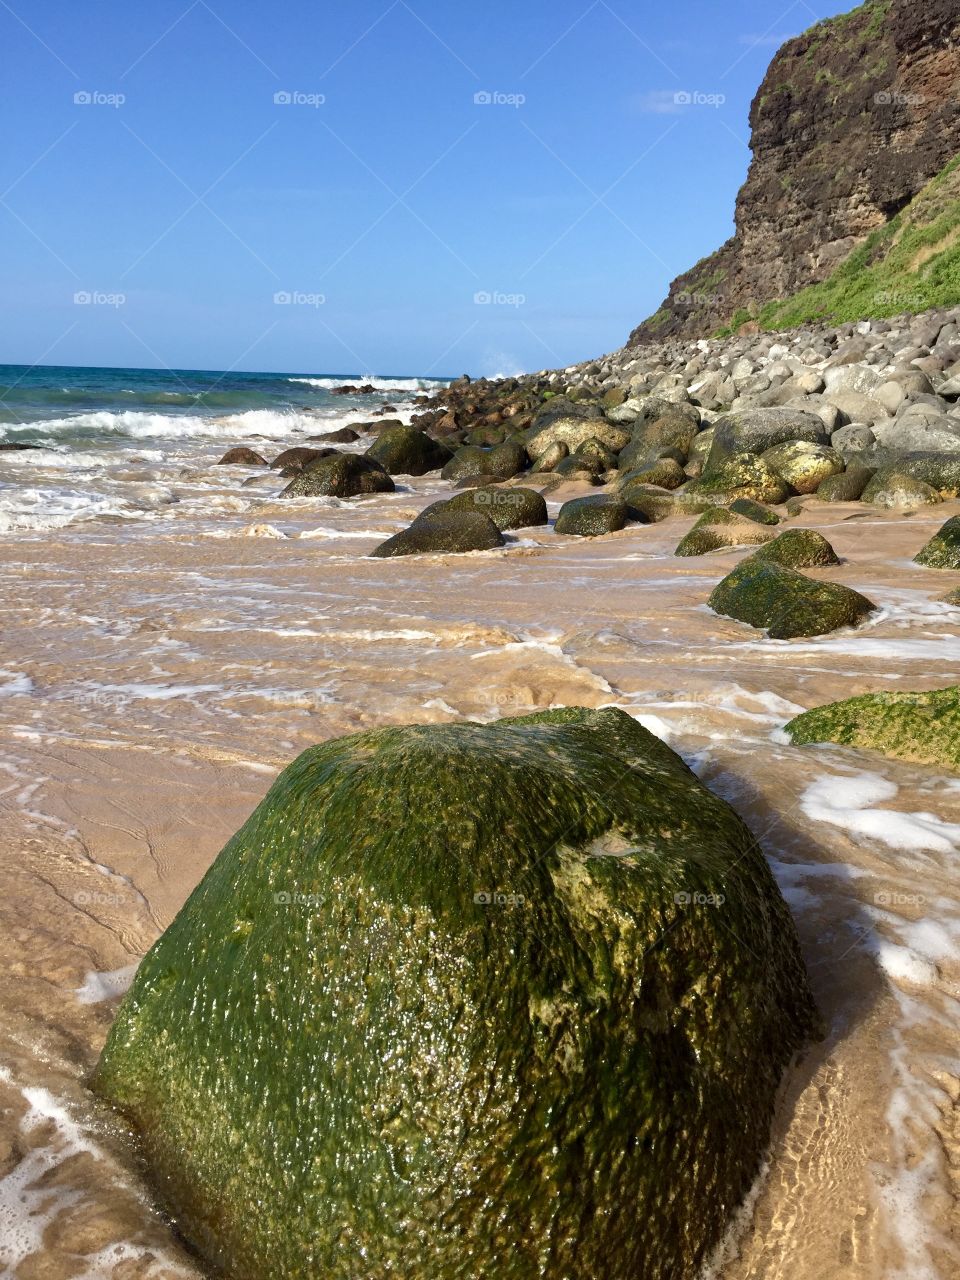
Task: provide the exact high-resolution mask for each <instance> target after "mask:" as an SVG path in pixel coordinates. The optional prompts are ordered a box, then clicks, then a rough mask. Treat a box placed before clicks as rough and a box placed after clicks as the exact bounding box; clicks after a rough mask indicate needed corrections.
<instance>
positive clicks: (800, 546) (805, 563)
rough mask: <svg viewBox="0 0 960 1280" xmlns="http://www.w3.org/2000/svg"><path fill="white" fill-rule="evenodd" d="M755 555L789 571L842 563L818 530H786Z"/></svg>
mask: <svg viewBox="0 0 960 1280" xmlns="http://www.w3.org/2000/svg"><path fill="white" fill-rule="evenodd" d="M754 554H755V555H756V556H758V557H759V558H760V559H761V560H769V561H771V562H772V563H773V564H781V565H784V566H785V567H786V568H787V569H813V568H815V567H816V566H818V565H826V564H839V563H840V557H839V556H838V555H837V553H836V552H835V551H834V549H833V547H832V546H831V545H830V543H829V542H828V541H827V540H826V538H825V537H824V536H823V534H822V533H817V531H816V529H785V530H784V531H783V533H780V534H778V535H777V536H776V537H775V538H774V539H773V541H772V542H768V543H767V544H766V546H764V547H761V548H760V550H759V551H757V552H755V553H754Z"/></svg>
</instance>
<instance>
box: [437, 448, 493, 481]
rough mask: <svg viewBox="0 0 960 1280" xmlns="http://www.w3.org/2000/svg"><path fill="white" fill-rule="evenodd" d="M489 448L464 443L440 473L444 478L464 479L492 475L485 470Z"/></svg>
mask: <svg viewBox="0 0 960 1280" xmlns="http://www.w3.org/2000/svg"><path fill="white" fill-rule="evenodd" d="M490 453H491V450H489V449H481V448H480V446H479V445H475V444H465V445H462V446H461V447H460V448H459V449H457V451H456V452H455V453H454V455H453V457H452V458H451V459H450V461H449V462H447V463H445V464H444V466H443V469H442V470H441V472H440V474H441V476H442V477H443V479H444V480H454V481H456V480H466V479H468V478H469V477H470V476H492V473H491V472H490V471H488V470H487V463H488V461H489V458H490Z"/></svg>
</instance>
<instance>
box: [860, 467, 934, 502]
mask: <svg viewBox="0 0 960 1280" xmlns="http://www.w3.org/2000/svg"><path fill="white" fill-rule="evenodd" d="M861 499H862V501H864V502H871V503H873V505H874V506H876V507H887V508H890V509H897V508H902V509H904V510H908V511H915V510H916V509H917V508H918V507H924V506H930V505H931V504H932V503H935V502H940V500H941V499H940V494H939V493H938V492H937V490H936V489H934V488H933V486H932V485H929V484H927V483H926V481H924V480H917V479H916V478H915V477H913V476H911V475H908V474H907V473H906V472H905V471H898V470H896V469H895V468H889V467H888V468H883V469H882V470H880V471H878V472H876V474H875V475H873V476H872V477H871V479H870V480H869V482H868V483H867V486H866V488H865V489H864V491H863V493H862V494H861Z"/></svg>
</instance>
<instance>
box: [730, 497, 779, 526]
mask: <svg viewBox="0 0 960 1280" xmlns="http://www.w3.org/2000/svg"><path fill="white" fill-rule="evenodd" d="M730 510H731V511H732V512H733V513H734V515H738V516H746V518H747V519H748V520H755V521H756V522H757V524H769V525H774V524H779V523H780V517H779V516H778V515H777V513H776V512H775V511H772V510H771V509H770V507H767V506H764V504H763V503H762V502H755V501H754V500H753V498H735V499H734V501H733V502H731V503H730Z"/></svg>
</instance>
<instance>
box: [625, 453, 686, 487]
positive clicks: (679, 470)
mask: <svg viewBox="0 0 960 1280" xmlns="http://www.w3.org/2000/svg"><path fill="white" fill-rule="evenodd" d="M622 480H623V482H624V483H630V482H633V481H636V482H637V483H638V484H653V485H656V486H657V488H658V489H679V488H680V486H681V485H682V484H686V482H687V474H686V472H685V471H684V469H683V467H681V465H680V463H679V462H677V460H676V458H657V459H656V461H654V462H648V463H646V464H645V465H644V466H642V467H637V468H636V469H635V470H633V471H628V472H627V473H626V475H624V476H623V477H622Z"/></svg>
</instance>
